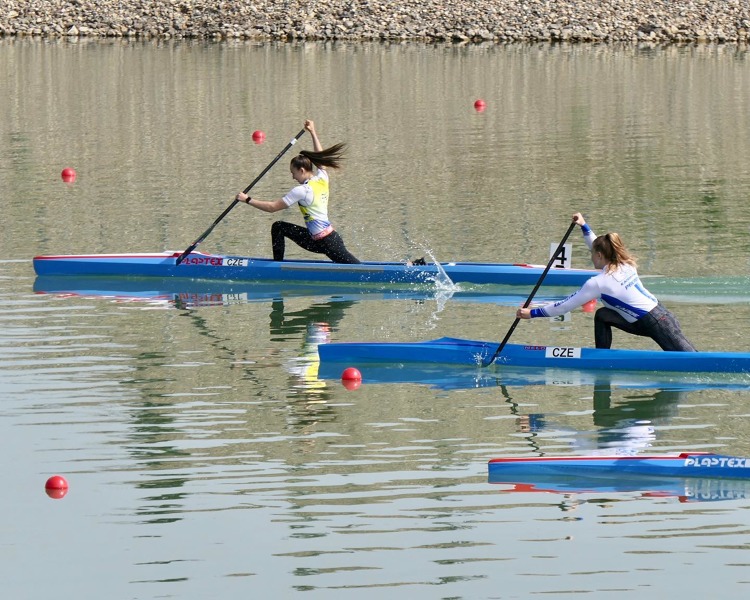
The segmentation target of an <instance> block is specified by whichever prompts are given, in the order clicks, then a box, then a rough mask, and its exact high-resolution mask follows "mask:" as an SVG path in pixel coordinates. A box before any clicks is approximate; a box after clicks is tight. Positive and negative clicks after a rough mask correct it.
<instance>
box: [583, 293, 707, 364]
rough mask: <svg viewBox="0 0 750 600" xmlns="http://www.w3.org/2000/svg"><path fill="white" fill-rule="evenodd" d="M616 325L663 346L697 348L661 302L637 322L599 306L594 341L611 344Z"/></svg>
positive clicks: (691, 349) (682, 348) (689, 350)
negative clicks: (630, 321)
mask: <svg viewBox="0 0 750 600" xmlns="http://www.w3.org/2000/svg"><path fill="white" fill-rule="evenodd" d="M613 327H616V328H617V329H622V330H623V331H627V332H628V333H632V334H633V335H640V336H643V337H650V338H651V339H652V340H654V341H655V342H656V343H657V344H659V347H660V348H661V349H662V350H679V351H682V352H695V351H696V350H695V347H694V346H693V344H691V343H690V342H689V341H688V339H687V338H686V337H685V334H683V333H682V330H681V329H680V324H679V322H678V321H677V318H676V317H675V316H674V315H673V314H672V313H671V312H669V311H668V310H667V309H666V308H664V306H662V305H661V304H658V305H657V306H656V308H654V309H653V310H652V311H651V312H649V313H648V314H646V315H643V316H642V317H641V318H640V319H638V320H637V321H636V322H635V323H629V322H628V321H626V320H625V319H623V318H622V315H620V313H618V312H617V311H614V310H612V309H611V308H607V307H603V308H600V309H599V310H597V311H596V315H595V316H594V342H595V343H596V347H597V348H611V347H612V328H613Z"/></svg>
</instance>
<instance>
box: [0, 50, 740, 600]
mask: <svg viewBox="0 0 750 600" xmlns="http://www.w3.org/2000/svg"><path fill="white" fill-rule="evenodd" d="M747 58H748V56H747V51H745V50H742V51H738V50H737V49H732V48H719V49H717V48H700V49H690V48H683V49H676V48H669V49H654V48H601V47H561V46H546V45H540V46H511V47H502V48H501V47H472V48H455V47H450V46H436V47H425V46H418V45H411V46H398V45H396V46H377V45H357V46H326V45H314V44H310V45H299V46H275V45H253V44H244V43H242V44H220V45H219V44H217V45H211V44H207V45H206V44H164V45H161V44H135V43H126V42H90V43H87V42H82V43H80V42H79V43H60V42H43V41H36V42H29V41H13V40H0V97H1V98H3V101H2V102H0V140H1V142H2V143H0V191H1V193H2V195H1V196H0V206H1V207H2V214H3V226H4V235H3V236H2V238H0V322H1V323H2V328H1V329H0V397H1V398H2V400H1V403H0V418H1V420H0V423H1V425H0V426H1V427H2V433H3V439H4V447H5V453H4V459H0V464H2V467H3V468H2V471H3V472H4V473H5V481H4V483H5V486H4V491H3V493H2V494H0V508H1V509H2V511H3V514H4V515H5V519H4V520H3V527H2V543H1V544H0V575H1V576H2V581H3V582H4V586H5V589H6V592H5V593H6V595H7V596H8V597H13V598H24V599H37V598H49V597H50V596H51V595H55V596H58V597H65V598H75V597H78V598H102V597H107V598H138V599H142V598H143V599H145V598H180V599H187V598H191V599H192V598H234V597H239V596H240V595H248V594H250V595H253V596H258V597H270V596H272V595H274V596H276V597H280V598H290V597H306V598H326V599H329V598H353V597H357V598H382V597H383V596H385V595H391V596H396V597H399V598H466V599H470V598H528V597H531V596H534V595H539V594H545V595H546V596H548V597H549V596H551V597H556V598H574V597H576V598H578V597H580V596H582V595H584V594H588V595H593V596H595V597H597V598H598V597H621V598H631V597H634V596H635V595H636V594H638V596H639V597H642V598H657V597H664V596H665V595H666V594H669V595H670V596H671V595H675V596H676V595H680V596H682V597H686V598H697V597H712V596H715V595H718V594H719V593H721V595H722V597H730V598H744V597H746V596H747V594H748V587H749V586H748V584H749V583H750V575H749V574H748V573H750V571H748V570H746V569H747V568H748V565H750V553H749V548H748V539H749V534H750V529H749V527H748V525H747V517H748V513H747V512H745V511H746V510H747V509H748V508H749V507H750V489H749V487H746V486H743V485H739V484H738V485H735V486H730V487H725V488H716V487H715V485H714V484H710V483H705V482H703V483H700V482H699V483H698V484H696V485H694V486H689V485H687V486H683V487H682V488H678V487H675V486H674V485H673V486H671V487H668V488H665V487H663V486H662V487H661V488H660V487H659V486H656V485H654V486H653V487H654V489H645V488H644V489H636V490H629V491H617V490H611V489H593V490H592V489H588V490H584V492H583V493H575V492H573V493H568V494H562V493H555V492H539V491H529V489H528V488H524V487H523V486H521V487H514V486H513V485H511V484H500V483H498V484H494V483H488V480H487V460H488V459H490V458H492V457H495V456H502V455H519V456H521V455H539V454H547V455H549V454H572V453H584V452H585V453H593V452H611V451H629V452H632V451H645V452H649V451H651V452H671V451H676V450H720V451H722V452H726V453H730V454H736V455H742V456H750V419H749V417H750V410H748V402H749V401H750V387H748V385H746V383H747V382H745V381H744V380H743V379H741V378H740V379H739V380H733V381H732V382H729V383H727V382H716V381H714V382H706V381H700V380H698V381H692V382H691V383H692V384H693V385H692V387H682V388H680V389H676V384H674V383H669V382H661V383H659V384H654V383H653V382H650V381H648V380H628V378H627V377H624V376H620V375H621V374H613V375H611V377H605V378H604V379H603V380H602V381H598V382H595V381H593V380H591V379H588V378H586V377H581V376H578V375H575V374H564V375H563V376H560V374H546V375H541V376H538V377H537V378H536V379H534V380H530V381H522V380H520V379H519V378H518V377H515V378H514V376H515V374H508V373H502V372H499V371H494V372H493V371H485V372H480V373H475V374H469V375H468V376H466V377H464V378H463V379H461V380H459V381H456V380H454V381H450V382H448V381H446V380H445V377H444V376H445V374H444V373H443V374H434V380H435V381H433V384H432V385H430V384H428V383H421V384H415V383H403V382H402V383H397V382H395V383H382V384H380V383H378V384H376V383H368V382H367V381H365V383H364V384H363V385H362V387H361V388H359V389H358V390H355V391H348V390H346V389H345V388H344V387H343V386H342V385H341V384H340V382H339V381H338V380H337V378H336V377H335V376H334V377H333V378H332V379H321V378H320V377H319V375H320V373H319V371H318V363H317V354H316V351H315V348H316V345H317V344H318V343H321V342H325V341H329V340H333V341H346V340H357V339H361V340H419V339H425V338H427V337H438V336H442V335H455V336H460V337H479V338H489V339H494V338H497V339H500V338H502V336H503V335H504V334H505V332H506V331H507V329H508V327H509V326H510V324H511V323H512V321H513V316H514V310H515V308H514V306H515V305H516V304H518V303H521V302H522V301H523V300H524V296H525V293H527V291H526V290H520V291H518V290H516V291H515V292H514V294H515V295H514V294H513V293H510V292H508V294H506V295H504V296H502V297H500V298H494V299H492V298H490V299H487V298H484V299H483V301H479V300H477V299H476V298H474V299H472V298H471V297H470V295H469V297H466V296H464V295H462V294H465V293H469V292H472V290H460V291H459V292H456V291H454V293H453V294H451V293H450V291H449V292H445V291H444V290H428V291H427V292H426V293H424V294H421V295H418V294H411V295H410V294H406V293H403V294H400V295H399V294H392V293H383V292H382V291H380V292H373V293H370V294H358V293H356V292H355V293H350V290H347V291H346V293H345V292H344V291H343V290H342V291H341V292H340V293H331V292H330V291H328V292H323V291H319V292H317V293H315V294H314V295H305V294H300V293H299V291H294V292H293V291H291V290H288V289H285V288H283V287H280V288H279V289H271V290H267V289H264V290H253V289H244V290H241V291H240V292H239V293H225V291H222V290H220V289H213V290H211V289H207V290H206V289H204V290H202V291H201V292H200V295H198V292H196V290H195V289H191V288H190V287H189V286H186V288H185V290H184V291H180V292H179V293H177V295H176V296H175V295H174V294H172V293H168V294H164V295H160V293H159V292H160V290H158V289H154V290H152V292H153V293H152V294H150V296H151V297H149V298H141V299H140V300H133V299H132V298H130V297H127V295H126V294H120V295H118V294H114V293H113V294H111V295H110V296H108V297H101V296H95V295H92V294H90V293H86V292H85V291H83V290H77V292H78V293H74V294H53V293H35V291H34V290H35V287H34V286H35V279H34V273H33V269H32V266H31V257H33V256H34V255H36V254H46V253H89V252H127V251H134V252H139V251H157V250H158V251H160V250H164V249H170V250H182V249H184V248H185V247H186V246H187V245H189V244H190V242H192V241H193V240H194V239H195V238H196V237H197V236H198V235H199V234H200V233H201V232H202V231H203V230H204V229H205V228H206V227H207V226H208V225H210V223H211V222H212V221H213V220H214V219H215V218H216V217H217V216H218V214H219V213H220V212H221V211H222V210H223V209H224V208H225V207H226V206H227V205H228V204H229V202H230V201H231V199H232V197H233V196H234V194H235V193H236V192H237V191H238V190H240V189H242V188H244V187H245V186H246V185H247V184H248V183H249V182H250V181H252V180H253V179H254V178H255V176H256V175H257V174H258V173H260V172H261V171H262V169H263V168H264V167H265V166H266V165H267V164H268V163H269V162H270V161H271V160H272V159H273V158H274V157H275V156H276V154H277V153H278V152H279V151H280V150H281V148H282V147H283V146H284V145H285V144H286V143H287V142H288V141H289V139H291V137H292V136H293V135H294V134H296V133H297V132H298V131H299V129H300V128H301V125H302V121H303V119H304V118H305V117H312V118H314V119H315V120H316V122H317V124H318V128H319V132H320V134H321V137H322V141H323V143H324V145H326V144H330V143H333V142H336V141H346V142H348V144H349V161H348V163H347V165H346V168H345V169H344V170H343V171H342V172H341V173H338V174H337V175H336V178H335V180H334V183H333V208H332V216H333V218H334V221H335V223H336V224H337V228H338V229H339V230H340V231H341V233H342V235H344V237H345V239H346V241H347V244H348V246H349V247H350V249H351V250H352V251H353V252H354V253H355V254H357V255H358V256H360V257H361V258H368V259H393V260H400V259H403V258H406V257H414V256H419V255H423V254H425V253H428V252H429V253H432V255H434V256H435V257H436V258H437V259H439V260H444V261H445V260H451V259H463V260H476V261H483V260H497V261H518V262H537V263H539V262H546V259H547V256H548V252H549V245H550V243H553V242H554V243H556V242H558V241H559V239H560V238H561V236H562V235H563V234H564V232H565V230H566V229H567V226H568V222H569V217H570V215H571V214H572V213H573V212H574V211H576V210H581V211H583V212H584V213H585V214H586V215H587V217H588V219H589V221H590V222H591V223H592V225H593V226H594V228H595V230H597V231H601V232H603V231H606V230H617V231H619V232H620V233H621V234H622V235H623V236H624V237H625V239H626V241H628V242H629V245H630V247H631V249H632V250H633V251H634V253H636V254H637V255H638V256H639V259H640V268H641V273H642V274H643V275H659V276H663V277H669V278H681V279H682V280H683V285H682V286H677V285H672V284H670V283H669V281H666V282H665V281H664V280H663V279H662V280H659V281H658V282H656V281H655V283H654V285H655V286H656V287H655V288H654V289H655V290H657V291H658V292H659V294H660V295H661V296H662V298H663V299H664V300H665V302H667V303H668V304H669V306H670V307H671V308H672V309H673V310H674V311H675V313H677V315H678V317H679V318H680V320H681V322H682V323H683V326H684V328H685V330H686V332H687V333H688V335H689V337H690V338H691V339H692V340H693V341H694V343H695V344H696V345H698V346H699V347H700V348H702V349H714V350H747V349H748V348H749V347H750V343H748V336H749V335H750V325H748V323H749V322H750V320H749V319H750V303H749V302H748V295H749V294H748V292H749V291H750V283H748V281H750V263H749V261H748V257H749V256H750V252H749V250H750V214H749V213H748V209H747V198H748V196H750V139H748V137H747V132H748V131H750V106H748V104H750V67H749V66H748V64H747ZM477 98H482V99H484V100H485V101H486V102H487V109H486V110H485V111H484V112H482V113H478V112H476V111H475V110H474V108H473V103H474V100H475V99H477ZM257 129H259V130H263V131H265V132H266V134H267V138H266V141H265V143H263V144H260V145H257V144H254V143H253V142H252V140H251V133H252V132H253V131H254V130H257ZM302 144H303V147H310V145H309V140H308V139H307V138H303V141H302ZM287 158H288V157H287ZM287 158H284V159H283V160H282V161H280V163H279V164H278V165H277V166H276V167H275V168H274V169H273V170H272V171H271V172H270V173H268V175H266V177H265V178H264V179H263V180H262V181H261V182H260V183H259V184H258V186H257V187H256V188H255V195H257V196H259V197H261V198H264V197H265V198H269V197H274V196H279V195H281V194H282V193H284V192H285V191H286V190H287V189H288V187H289V186H290V184H291V183H292V180H291V178H290V176H289V174H288V170H287V167H286V165H287ZM66 166H70V167H73V168H75V169H76V171H77V173H78V179H77V180H76V182H75V183H74V184H72V185H66V184H64V183H63V182H62V181H61V180H60V171H61V170H62V168H64V167H66ZM284 216H285V218H288V219H290V220H295V221H298V217H297V216H296V215H293V214H291V213H290V214H285V215H284ZM271 221H272V218H271V217H269V216H268V215H265V214H263V213H260V212H259V211H250V212H248V209H247V208H246V207H242V206H238V207H237V208H236V209H235V211H234V212H233V213H231V214H230V216H229V217H227V219H226V220H225V221H224V222H223V223H222V224H221V225H220V226H219V227H217V229H216V230H215V231H214V232H213V234H212V235H211V236H210V237H209V238H208V239H207V240H206V241H205V242H204V243H203V245H202V246H201V249H202V250H206V251H217V252H218V251H226V252H236V253H241V254H248V255H260V256H268V255H269V253H270V248H269V239H268V238H269V235H268V230H269V227H270V223H271ZM573 252H574V254H573V262H574V264H575V265H576V266H587V262H586V261H587V257H586V253H585V252H584V249H583V248H582V244H581V243H580V240H579V239H575V240H574V251H573ZM289 255H290V256H304V253H302V252H301V251H296V250H293V251H291V252H290V253H289ZM685 278H693V283H692V284H691V283H684V279H685ZM155 287H156V286H155ZM37 291H42V290H39V289H37ZM72 291H74V292H75V291H76V290H72ZM545 293H547V294H554V293H555V290H549V289H548V290H545ZM591 330H592V315H591V314H590V313H583V312H580V311H579V312H576V313H575V314H573V315H571V316H570V318H569V319H568V320H565V321H547V320H538V321H534V322H531V323H522V324H521V325H520V326H519V327H518V329H517V330H516V332H515V333H514V338H513V339H514V341H526V342H532V343H553V342H560V343H565V344H590V340H591V337H592V331H591ZM616 343H617V344H619V345H620V346H623V347H634V348H637V347H645V348H650V347H652V346H651V344H650V342H648V341H646V340H640V339H633V338H624V337H622V336H621V337H619V338H616ZM389 376H391V377H392V379H394V380H397V379H399V374H398V373H397V372H392V373H390V375H389ZM441 377H442V383H440V382H438V379H440V378H441ZM720 384H726V385H720ZM55 473H59V474H61V475H64V476H65V477H66V478H67V479H68V481H69V482H70V491H69V493H68V494H67V496H66V497H65V498H63V499H62V500H51V499H50V498H48V497H47V496H46V494H45V492H44V482H45V480H46V478H47V477H49V476H50V475H52V474H55ZM712 485H713V487H712ZM705 499H713V500H715V501H713V502H699V501H698V500H705ZM593 596H592V597H593Z"/></svg>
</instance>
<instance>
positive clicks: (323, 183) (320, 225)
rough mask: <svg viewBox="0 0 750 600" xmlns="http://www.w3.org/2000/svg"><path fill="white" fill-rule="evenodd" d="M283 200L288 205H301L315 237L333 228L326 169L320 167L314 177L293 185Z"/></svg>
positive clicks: (311, 233)
mask: <svg viewBox="0 0 750 600" xmlns="http://www.w3.org/2000/svg"><path fill="white" fill-rule="evenodd" d="M283 200H284V204H286V205H287V206H291V205H292V204H297V205H298V206H299V209H300V211H301V212H302V216H303V217H304V219H305V225H306V226H307V230H308V231H309V232H310V235H311V236H312V237H313V238H314V239H318V238H319V237H322V235H327V234H329V233H330V232H331V231H332V230H333V228H332V227H331V223H330V221H329V220H328V173H327V172H326V170H325V169H321V168H318V171H317V173H315V176H314V177H311V178H310V179H308V180H307V181H306V182H305V183H303V184H301V185H298V186H295V187H293V188H292V189H291V190H290V191H289V193H288V194H287V195H286V196H284V198H283ZM321 234H322V235H321Z"/></svg>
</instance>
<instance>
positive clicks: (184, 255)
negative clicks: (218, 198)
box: [176, 129, 305, 265]
mask: <svg viewBox="0 0 750 600" xmlns="http://www.w3.org/2000/svg"><path fill="white" fill-rule="evenodd" d="M303 135H305V130H304V129H303V130H302V131H300V132H299V133H298V134H297V135H295V136H294V138H293V139H292V140H291V141H290V142H289V143H288V144H287V145H286V146H284V149H283V150H282V151H281V152H279V153H278V154H277V155H276V158H274V159H273V160H272V161H271V162H270V163H269V165H268V166H267V167H266V168H265V169H263V171H262V172H261V174H260V175H258V176H257V177H256V178H255V179H253V182H252V183H251V184H250V185H249V186H247V187H246V188H245V189H244V190H243V193H245V194H247V193H248V192H249V191H250V190H251V189H253V187H254V186H255V184H256V183H258V182H259V181H260V180H261V178H262V177H263V176H264V175H265V174H266V173H268V171H270V170H271V167H273V166H274V165H275V164H276V163H277V162H278V160H279V159H280V158H281V157H282V156H284V154H286V151H287V150H289V148H291V147H292V146H294V144H296V143H297V140H298V139H300V138H301V137H302V136H303ZM237 202H238V200H237V199H236V198H235V199H234V201H233V202H232V203H231V204H230V205H229V206H227V207H226V208H225V209H224V212H223V213H221V214H220V215H219V217H218V218H217V219H216V220H215V221H214V222H213V223H212V224H211V227H209V228H208V229H206V231H204V232H203V234H202V235H201V236H200V237H199V238H198V239H197V240H195V241H194V242H193V243H192V244H190V246H188V247H187V249H186V250H185V252H183V253H182V254H180V256H179V257H178V258H177V263H176V264H178V265H179V264H180V263H181V262H182V261H183V260H185V259H186V258H187V257H188V256H189V255H190V253H191V252H192V251H193V250H195V249H196V248H197V247H198V244H200V243H201V242H202V241H203V240H205V239H206V238H207V237H208V236H209V234H210V233H211V232H212V231H213V230H214V227H216V226H217V225H218V224H219V223H220V222H221V220H222V219H223V218H224V217H226V216H227V215H228V214H229V211H230V210H232V209H233V208H234V207H235V205H236V204H237Z"/></svg>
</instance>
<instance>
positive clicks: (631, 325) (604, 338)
mask: <svg viewBox="0 0 750 600" xmlns="http://www.w3.org/2000/svg"><path fill="white" fill-rule="evenodd" d="M573 222H574V223H577V224H578V225H580V226H581V231H582V232H583V238H584V240H586V245H587V246H588V247H589V249H590V250H591V260H592V262H593V263H594V266H595V267H596V268H597V269H601V270H602V272H601V273H600V274H599V275H595V276H594V277H592V278H591V279H589V280H588V281H587V282H586V283H584V284H583V287H581V289H580V290H578V291H577V292H575V293H574V294H572V295H570V296H568V297H567V298H565V299H564V300H561V301H559V302H553V303H550V304H545V305H544V306H541V307H539V308H519V309H518V311H517V312H516V317H518V318H519V319H533V318H534V317H555V316H559V315H563V314H565V313H567V312H570V311H571V310H573V309H574V308H577V307H579V306H582V305H583V304H585V303H586V302H589V301H590V300H594V299H597V298H598V299H600V300H601V301H602V303H603V304H604V307H603V308H600V309H599V310H597V311H596V315H595V316H594V341H595V343H596V347H597V348H610V347H611V346H612V327H616V328H617V329H622V330H623V331H626V332H627V333H632V334H633V335H641V336H644V337H650V338H651V339H652V340H654V341H655V342H656V343H657V344H659V346H660V347H661V349H662V350H680V351H684V352H695V347H694V346H693V345H692V344H691V343H690V342H689V341H688V339H687V338H686V337H685V335H684V334H683V333H682V330H681V329H680V324H679V323H678V322H677V319H676V318H675V316H674V315H673V314H672V313H671V312H669V311H668V310H667V309H666V308H664V306H663V305H662V304H661V303H660V302H659V301H658V300H657V299H656V298H655V297H654V296H653V295H652V294H651V293H650V292H649V291H648V290H647V289H646V288H645V287H643V284H642V283H641V280H640V278H639V277H638V271H636V261H635V258H634V257H633V256H632V255H631V254H630V252H628V250H627V248H626V247H625V244H623V242H622V240H621V239H620V236H619V235H617V234H616V233H607V234H606V235H600V236H599V237H597V236H596V235H595V234H594V232H593V231H591V227H589V226H588V225H587V224H586V221H585V220H584V219H583V215H582V214H581V213H576V214H574V215H573Z"/></svg>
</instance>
